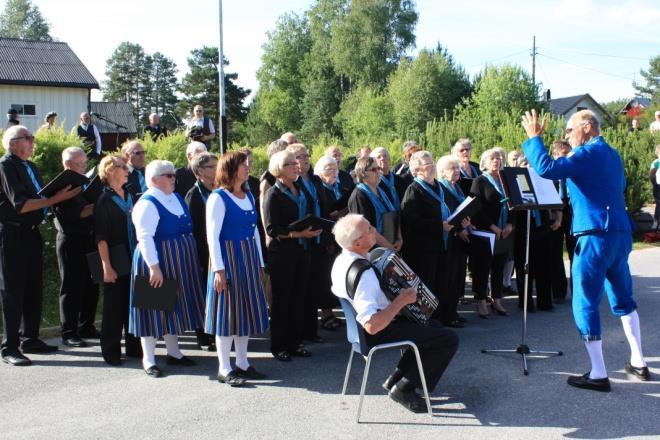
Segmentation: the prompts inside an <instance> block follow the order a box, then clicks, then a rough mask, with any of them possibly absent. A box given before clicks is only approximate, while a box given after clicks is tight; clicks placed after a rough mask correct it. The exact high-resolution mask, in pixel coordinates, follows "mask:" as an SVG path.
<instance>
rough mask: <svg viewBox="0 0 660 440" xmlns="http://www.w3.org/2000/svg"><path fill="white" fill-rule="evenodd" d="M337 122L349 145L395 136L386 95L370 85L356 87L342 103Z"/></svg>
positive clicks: (391, 109)
mask: <svg viewBox="0 0 660 440" xmlns="http://www.w3.org/2000/svg"><path fill="white" fill-rule="evenodd" d="M336 121H337V123H338V124H339V125H341V127H342V130H343V133H344V139H345V140H346V141H347V142H348V143H349V144H350V145H358V144H360V145H361V144H363V143H382V142H386V143H387V142H389V141H390V140H392V139H393V138H395V137H396V135H395V133H396V131H395V126H394V112H393V104H392V101H391V99H390V98H389V96H387V95H386V94H385V93H383V92H378V91H376V90H374V89H373V88H371V87H368V86H363V87H358V88H357V89H356V90H355V91H354V92H353V93H351V94H350V95H349V97H348V98H347V99H346V100H345V101H344V102H343V103H342V106H341V110H340V112H339V113H338V114H337V117H336Z"/></svg>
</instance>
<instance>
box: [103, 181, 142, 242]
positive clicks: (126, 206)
mask: <svg viewBox="0 0 660 440" xmlns="http://www.w3.org/2000/svg"><path fill="white" fill-rule="evenodd" d="M104 191H106V192H109V193H111V194H112V201H113V202H115V205H117V206H119V209H121V210H122V211H123V212H124V214H125V215H126V226H127V228H128V247H129V251H130V254H131V255H133V251H134V250H135V246H137V237H136V235H135V229H134V228H133V220H132V219H131V214H132V213H133V198H132V197H131V195H130V194H129V193H128V192H126V191H125V192H124V195H125V196H126V200H124V199H122V198H121V197H119V195H118V194H117V193H115V192H114V191H112V190H111V189H109V188H107V187H106V188H105V189H104Z"/></svg>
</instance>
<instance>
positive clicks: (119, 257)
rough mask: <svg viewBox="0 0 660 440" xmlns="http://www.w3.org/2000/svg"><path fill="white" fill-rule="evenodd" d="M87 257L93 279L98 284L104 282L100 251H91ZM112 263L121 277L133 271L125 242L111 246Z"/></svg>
mask: <svg viewBox="0 0 660 440" xmlns="http://www.w3.org/2000/svg"><path fill="white" fill-rule="evenodd" d="M86 257H87V265H88V266H89V273H90V274H91V275H92V280H94V282H95V283H96V284H100V283H101V282H103V265H102V264H101V256H100V255H99V253H98V252H90V253H89V254H87V255H86ZM110 264H112V268H113V269H114V270H115V272H117V276H119V277H121V276H124V275H128V274H129V273H131V259H130V255H129V254H128V248H127V247H126V245H125V244H118V245H115V246H113V247H111V248H110Z"/></svg>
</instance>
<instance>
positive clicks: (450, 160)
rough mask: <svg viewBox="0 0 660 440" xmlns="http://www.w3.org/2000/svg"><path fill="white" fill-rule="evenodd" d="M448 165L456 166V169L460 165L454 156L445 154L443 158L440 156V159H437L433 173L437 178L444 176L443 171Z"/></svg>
mask: <svg viewBox="0 0 660 440" xmlns="http://www.w3.org/2000/svg"><path fill="white" fill-rule="evenodd" d="M450 165H456V166H457V167H460V166H461V164H460V162H459V161H458V159H456V158H455V157H454V156H452V155H451V154H447V155H445V156H442V157H441V158H440V159H438V163H437V164H436V166H435V171H436V173H437V175H438V176H439V177H442V176H444V175H445V170H446V169H447V168H449V166H450Z"/></svg>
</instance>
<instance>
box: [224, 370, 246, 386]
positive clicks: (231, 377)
mask: <svg viewBox="0 0 660 440" xmlns="http://www.w3.org/2000/svg"><path fill="white" fill-rule="evenodd" d="M218 381H220V382H222V383H226V384H227V385H229V386H230V387H240V386H243V385H245V379H243V378H242V377H239V376H238V375H237V374H236V372H234V371H230V372H229V374H227V375H226V376H223V375H222V374H218Z"/></svg>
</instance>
